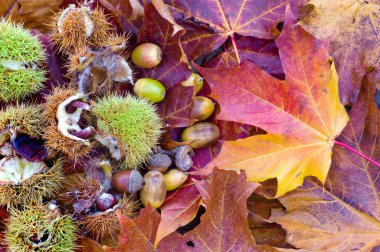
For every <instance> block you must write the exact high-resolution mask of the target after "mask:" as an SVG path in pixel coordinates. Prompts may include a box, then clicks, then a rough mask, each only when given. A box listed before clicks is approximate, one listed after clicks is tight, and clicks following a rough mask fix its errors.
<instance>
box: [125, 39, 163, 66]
mask: <svg viewBox="0 0 380 252" xmlns="http://www.w3.org/2000/svg"><path fill="white" fill-rule="evenodd" d="M131 58H132V62H133V63H134V64H135V65H137V66H139V67H142V68H153V67H156V66H157V65H158V64H160V62H161V58H162V52H161V48H160V47H158V46H157V45H155V44H152V43H144V44H141V45H139V46H137V47H136V48H135V49H133V51H132V54H131Z"/></svg>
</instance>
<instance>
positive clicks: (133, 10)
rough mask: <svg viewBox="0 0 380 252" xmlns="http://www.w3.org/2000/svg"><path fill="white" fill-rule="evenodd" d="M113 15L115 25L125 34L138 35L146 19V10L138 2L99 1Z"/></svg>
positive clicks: (135, 0)
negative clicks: (144, 18)
mask: <svg viewBox="0 0 380 252" xmlns="http://www.w3.org/2000/svg"><path fill="white" fill-rule="evenodd" d="M98 1H99V3H100V4H101V5H102V6H103V7H104V8H105V10H107V11H108V12H110V13H111V15H112V17H113V18H114V19H115V23H116V24H117V25H118V26H119V27H121V28H122V30H123V31H124V32H127V33H132V34H137V32H138V30H139V29H140V28H141V26H142V23H143V17H144V8H143V6H142V5H141V4H140V2H139V1H138V0H128V1H119V0H98Z"/></svg>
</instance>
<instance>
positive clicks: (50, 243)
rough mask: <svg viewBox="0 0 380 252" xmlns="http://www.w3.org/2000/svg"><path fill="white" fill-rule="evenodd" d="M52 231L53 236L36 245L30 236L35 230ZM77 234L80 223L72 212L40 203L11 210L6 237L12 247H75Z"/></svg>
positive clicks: (59, 250)
mask: <svg viewBox="0 0 380 252" xmlns="http://www.w3.org/2000/svg"><path fill="white" fill-rule="evenodd" d="M43 233H45V234H49V235H50V239H48V240H46V241H45V242H42V243H40V244H39V245H40V246H38V247H36V246H33V243H32V242H31V241H30V240H29V238H30V237H33V236H35V235H36V234H43ZM76 238H77V227H76V226H75V224H74V222H73V220H72V219H71V217H70V216H67V215H63V216H61V215H60V214H59V213H53V212H51V211H50V210H49V209H48V208H47V207H45V206H41V205H35V206H29V207H26V208H25V209H24V210H21V211H20V210H16V209H13V210H12V211H11V214H10V217H9V222H8V224H7V230H6V233H5V241H6V243H7V246H8V249H9V250H10V251H17V252H19V251H49V252H64V251H73V250H74V247H75V240H76Z"/></svg>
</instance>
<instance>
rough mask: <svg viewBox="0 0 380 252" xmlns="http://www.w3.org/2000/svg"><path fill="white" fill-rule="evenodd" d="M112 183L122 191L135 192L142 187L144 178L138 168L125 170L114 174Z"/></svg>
mask: <svg viewBox="0 0 380 252" xmlns="http://www.w3.org/2000/svg"><path fill="white" fill-rule="evenodd" d="M111 183H112V185H113V187H114V188H115V189H116V190H118V191H120V192H125V193H135V192H137V191H139V190H140V189H141V187H142V186H143V183H144V180H143V177H142V176H141V174H140V172H138V171H137V170H125V171H119V172H117V173H116V174H115V175H113V177H112V181H111Z"/></svg>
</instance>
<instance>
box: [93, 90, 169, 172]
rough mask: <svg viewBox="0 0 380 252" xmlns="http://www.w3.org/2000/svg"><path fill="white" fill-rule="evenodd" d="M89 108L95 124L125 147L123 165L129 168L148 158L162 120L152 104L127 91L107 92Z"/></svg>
mask: <svg viewBox="0 0 380 252" xmlns="http://www.w3.org/2000/svg"><path fill="white" fill-rule="evenodd" d="M92 112H93V113H94V114H95V115H96V116H97V117H98V119H99V120H98V127H99V128H100V130H102V131H104V132H105V133H107V134H111V135H113V136H115V137H116V138H117V139H118V142H119V143H120V144H121V145H123V146H121V148H120V149H125V165H126V167H128V168H130V169H133V168H137V167H138V166H139V165H141V164H142V163H144V162H146V161H147V160H148V159H149V156H150V155H151V153H152V148H153V147H155V146H156V145H157V143H158V140H159V137H160V135H161V128H162V122H161V119H160V117H159V115H158V114H157V112H156V108H155V107H154V105H152V104H151V103H149V102H148V101H146V100H145V99H140V98H137V97H134V96H131V95H128V96H126V97H119V96H110V97H107V98H103V99H102V100H100V101H99V102H98V103H97V104H96V105H95V106H94V107H93V108H92Z"/></svg>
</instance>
